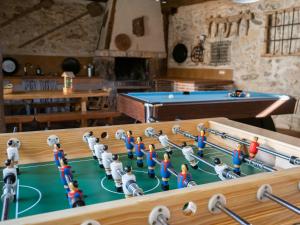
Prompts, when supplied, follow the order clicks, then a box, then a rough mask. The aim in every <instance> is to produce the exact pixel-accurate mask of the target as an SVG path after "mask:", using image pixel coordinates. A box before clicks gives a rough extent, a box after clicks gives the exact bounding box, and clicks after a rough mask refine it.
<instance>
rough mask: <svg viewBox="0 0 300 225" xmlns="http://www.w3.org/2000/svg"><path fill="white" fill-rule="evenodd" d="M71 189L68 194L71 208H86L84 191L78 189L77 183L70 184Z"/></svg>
mask: <svg viewBox="0 0 300 225" xmlns="http://www.w3.org/2000/svg"><path fill="white" fill-rule="evenodd" d="M69 187H70V191H69V193H68V200H69V205H70V208H76V207H80V206H85V202H84V200H83V194H82V191H81V190H80V189H79V188H78V182H77V181H73V182H70V183H69Z"/></svg>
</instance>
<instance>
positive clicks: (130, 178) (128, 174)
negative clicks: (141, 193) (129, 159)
mask: <svg viewBox="0 0 300 225" xmlns="http://www.w3.org/2000/svg"><path fill="white" fill-rule="evenodd" d="M124 172H125V174H124V175H123V176H122V187H123V192H124V195H125V198H131V197H132V196H133V195H132V193H131V192H130V191H129V189H128V185H127V184H128V182H134V183H135V182H136V177H135V175H134V174H133V173H132V168H131V166H125V168H124Z"/></svg>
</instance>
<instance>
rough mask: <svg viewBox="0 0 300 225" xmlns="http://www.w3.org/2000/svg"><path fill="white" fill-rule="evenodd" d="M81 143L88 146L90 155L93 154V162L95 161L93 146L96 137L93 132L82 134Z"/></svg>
mask: <svg viewBox="0 0 300 225" xmlns="http://www.w3.org/2000/svg"><path fill="white" fill-rule="evenodd" d="M82 139H83V141H84V142H86V143H87V144H88V146H89V149H90V150H91V152H92V154H93V158H94V159H95V160H97V156H96V154H95V150H94V145H95V144H96V139H97V138H96V137H95V136H94V133H93V131H89V132H86V133H84V135H83V137H82Z"/></svg>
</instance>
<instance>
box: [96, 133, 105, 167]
mask: <svg viewBox="0 0 300 225" xmlns="http://www.w3.org/2000/svg"><path fill="white" fill-rule="evenodd" d="M104 148H105V145H103V144H101V143H100V140H99V138H96V144H95V145H94V151H95V156H96V157H97V160H98V163H99V167H100V168H104V166H103V160H102V154H103V152H104Z"/></svg>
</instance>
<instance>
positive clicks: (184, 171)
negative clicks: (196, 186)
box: [177, 164, 192, 189]
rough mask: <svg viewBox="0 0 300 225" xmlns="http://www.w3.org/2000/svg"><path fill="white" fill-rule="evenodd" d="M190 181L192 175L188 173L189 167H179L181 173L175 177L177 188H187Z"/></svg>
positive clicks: (184, 165) (185, 165) (183, 165)
mask: <svg viewBox="0 0 300 225" xmlns="http://www.w3.org/2000/svg"><path fill="white" fill-rule="evenodd" d="M191 180H192V175H191V174H190V173H189V167H188V165H187V164H182V165H181V173H179V174H178V177H177V187H178V189H180V188H185V187H187V185H188V183H189V182H190V181H191Z"/></svg>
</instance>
